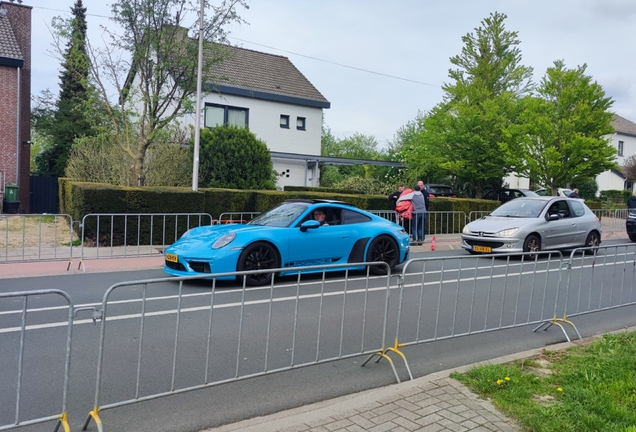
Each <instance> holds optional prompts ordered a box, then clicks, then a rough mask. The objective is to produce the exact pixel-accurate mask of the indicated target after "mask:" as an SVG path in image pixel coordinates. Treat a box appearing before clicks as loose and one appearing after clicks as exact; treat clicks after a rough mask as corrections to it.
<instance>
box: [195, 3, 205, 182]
mask: <svg viewBox="0 0 636 432" xmlns="http://www.w3.org/2000/svg"><path fill="white" fill-rule="evenodd" d="M204 7H205V0H201V11H200V12H199V17H200V21H199V56H198V64H197V98H196V106H195V108H194V157H193V158H192V159H193V162H192V190H193V191H194V192H196V191H197V190H198V189H199V139H200V138H201V74H202V73H203V10H204Z"/></svg>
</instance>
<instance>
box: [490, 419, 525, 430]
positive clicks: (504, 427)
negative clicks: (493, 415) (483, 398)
mask: <svg viewBox="0 0 636 432" xmlns="http://www.w3.org/2000/svg"><path fill="white" fill-rule="evenodd" d="M493 426H496V427H498V428H499V429H498V430H500V431H502V432H516V431H518V430H519V427H518V426H517V425H516V424H513V423H509V422H502V421H498V422H494V423H493Z"/></svg>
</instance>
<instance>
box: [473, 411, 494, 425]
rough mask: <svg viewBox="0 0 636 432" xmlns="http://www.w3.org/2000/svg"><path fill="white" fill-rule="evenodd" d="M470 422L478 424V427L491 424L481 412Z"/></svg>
mask: <svg viewBox="0 0 636 432" xmlns="http://www.w3.org/2000/svg"><path fill="white" fill-rule="evenodd" d="M470 420H471V421H473V422H475V423H477V424H478V425H485V424H490V422H489V421H488V420H486V419H485V418H484V417H483V416H482V415H481V411H480V412H478V413H477V415H476V416H474V417H470Z"/></svg>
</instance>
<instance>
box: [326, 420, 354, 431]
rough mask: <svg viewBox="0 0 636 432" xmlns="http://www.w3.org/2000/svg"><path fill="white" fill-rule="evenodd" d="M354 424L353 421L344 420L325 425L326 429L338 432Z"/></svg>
mask: <svg viewBox="0 0 636 432" xmlns="http://www.w3.org/2000/svg"><path fill="white" fill-rule="evenodd" d="M353 424H354V423H353V422H352V421H351V420H349V419H344V420H338V421H335V422H333V423H328V424H326V425H325V428H326V429H328V430H330V431H336V430H338V429H344V428H346V427H347V426H351V425H353Z"/></svg>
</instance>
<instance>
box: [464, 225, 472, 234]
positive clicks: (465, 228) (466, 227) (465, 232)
mask: <svg viewBox="0 0 636 432" xmlns="http://www.w3.org/2000/svg"><path fill="white" fill-rule="evenodd" d="M462 233H464V234H468V233H470V230H469V229H468V225H466V226H464V229H463V230H462Z"/></svg>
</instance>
